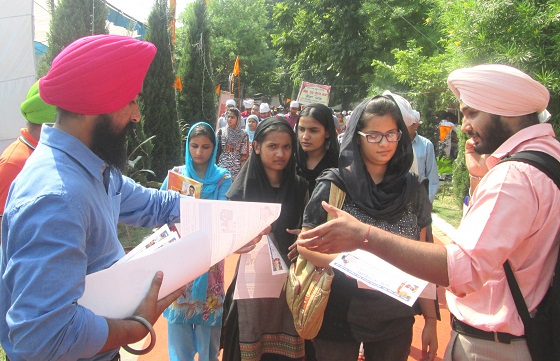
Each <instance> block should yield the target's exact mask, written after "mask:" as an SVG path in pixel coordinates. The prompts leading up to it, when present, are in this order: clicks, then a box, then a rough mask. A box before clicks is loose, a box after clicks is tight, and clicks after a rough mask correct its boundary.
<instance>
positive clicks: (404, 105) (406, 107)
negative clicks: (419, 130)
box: [383, 90, 417, 127]
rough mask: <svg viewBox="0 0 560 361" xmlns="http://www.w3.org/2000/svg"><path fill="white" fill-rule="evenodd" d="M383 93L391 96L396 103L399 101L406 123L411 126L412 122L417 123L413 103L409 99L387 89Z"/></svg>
mask: <svg viewBox="0 0 560 361" xmlns="http://www.w3.org/2000/svg"><path fill="white" fill-rule="evenodd" d="M383 95H389V96H391V97H392V98H393V100H394V101H395V103H397V105H398V106H399V110H400V111H401V114H402V117H403V120H404V124H406V126H407V127H410V126H411V125H412V124H414V123H416V121H417V120H416V114H414V109H412V105H410V103H409V102H408V100H406V99H405V98H403V97H401V96H400V95H398V94H393V93H391V92H390V91H388V90H385V91H384V92H383Z"/></svg>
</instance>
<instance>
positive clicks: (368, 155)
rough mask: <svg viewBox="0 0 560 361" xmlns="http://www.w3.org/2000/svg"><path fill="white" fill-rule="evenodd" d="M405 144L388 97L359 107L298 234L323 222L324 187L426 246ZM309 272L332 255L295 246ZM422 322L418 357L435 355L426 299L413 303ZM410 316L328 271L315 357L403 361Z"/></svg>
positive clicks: (422, 193)
mask: <svg viewBox="0 0 560 361" xmlns="http://www.w3.org/2000/svg"><path fill="white" fill-rule="evenodd" d="M412 161H413V152H412V145H411V140H410V137H409V135H408V132H407V128H406V125H405V123H404V121H403V118H402V115H401V112H400V110H399V108H398V106H397V104H396V103H395V101H394V100H393V98H392V97H391V96H376V97H373V98H372V99H368V100H366V101H364V102H362V103H361V104H360V105H359V106H358V107H357V108H356V110H355V111H354V112H353V113H352V118H351V119H350V122H349V124H348V129H347V130H346V132H345V133H344V137H343V140H342V145H341V151H340V158H339V166H338V168H337V169H329V170H327V171H326V172H325V173H323V175H322V176H320V177H319V178H318V180H317V185H316V187H315V191H314V192H313V196H312V197H311V200H310V201H309V204H308V205H307V207H306V209H305V212H304V220H303V230H308V229H311V228H315V227H317V226H318V225H320V224H322V223H325V222H326V219H327V214H326V212H325V211H324V209H323V207H322V206H321V202H322V201H328V199H329V191H330V187H331V184H332V183H334V184H336V185H337V186H338V187H339V188H340V189H342V190H343V191H344V192H346V198H345V201H344V204H343V206H342V209H343V210H345V211H346V212H348V213H350V214H352V215H353V216H354V217H356V218H358V219H360V220H361V221H362V222H365V223H369V224H371V225H375V226H376V227H379V228H382V229H384V230H386V231H388V232H391V233H394V234H398V235H401V236H406V237H408V238H411V239H416V240H420V241H425V232H426V227H427V226H428V225H429V224H430V223H431V214H430V212H431V204H430V201H429V199H428V194H427V191H426V189H425V188H424V187H421V186H420V184H419V181H418V178H417V176H416V175H414V174H413V173H410V172H409V170H410V166H411V164H412ZM298 250H299V251H300V253H301V254H302V255H303V256H304V257H305V258H307V259H309V260H310V261H311V262H312V263H313V264H315V265H316V266H326V265H328V263H329V262H330V261H331V260H332V259H333V258H334V257H336V255H325V254H320V253H317V252H313V251H310V250H309V249H306V248H303V247H298ZM418 303H419V306H420V308H421V309H422V313H423V314H424V317H425V318H426V323H425V327H424V332H423V336H422V339H423V351H426V350H427V349H428V346H429V350H430V355H429V357H430V358H429V359H430V360H433V358H434V357H435V352H436V350H437V334H436V309H435V305H434V302H433V300H429V299H419V301H418ZM415 313H416V311H415V309H414V308H413V307H409V306H407V305H405V304H404V303H401V302H399V301H397V300H395V299H393V298H391V297H389V296H387V295H385V294H383V293H381V292H378V291H374V290H369V289H359V288H358V286H357V283H356V280H355V279H353V278H349V277H346V276H345V275H344V274H343V273H341V272H339V271H337V270H335V277H334V280H333V283H332V288H331V294H330V297H329V301H328V305H327V309H326V310H325V317H324V320H323V324H322V327H321V330H320V331H319V334H318V336H317V338H316V339H315V340H314V341H315V342H314V344H315V348H316V350H317V359H319V360H321V361H330V360H333V361H334V360H336V361H345V360H348V361H354V360H356V359H357V357H358V352H359V345H360V343H363V344H364V351H365V357H366V360H368V361H374V360H383V361H392V360H395V361H397V360H399V361H400V360H402V361H405V360H407V358H408V354H409V352H410V344H411V341H412V325H413V323H414V315H415Z"/></svg>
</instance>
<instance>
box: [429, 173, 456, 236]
mask: <svg viewBox="0 0 560 361" xmlns="http://www.w3.org/2000/svg"><path fill="white" fill-rule="evenodd" d="M432 212H434V213H435V214H437V215H438V216H439V217H440V218H442V219H444V220H445V221H446V222H447V223H449V224H451V225H452V226H453V227H455V228H457V227H459V224H460V223H461V218H463V206H462V204H460V203H459V201H457V200H456V199H455V198H454V197H453V186H452V184H451V182H441V185H440V187H439V189H438V193H437V194H436V199H435V200H434V204H433V209H432Z"/></svg>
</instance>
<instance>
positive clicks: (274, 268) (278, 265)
mask: <svg viewBox="0 0 560 361" xmlns="http://www.w3.org/2000/svg"><path fill="white" fill-rule="evenodd" d="M266 241H267V243H268V248H269V258H268V259H269V260H270V270H271V272H272V274H273V275H279V274H282V273H288V266H286V262H284V259H283V258H282V255H281V254H280V252H279V251H278V249H277V248H276V246H275V245H274V242H273V241H272V239H270V235H267V236H266Z"/></svg>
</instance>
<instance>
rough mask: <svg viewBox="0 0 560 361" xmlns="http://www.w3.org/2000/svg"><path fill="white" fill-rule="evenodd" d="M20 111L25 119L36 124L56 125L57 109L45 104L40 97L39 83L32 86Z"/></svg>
mask: <svg viewBox="0 0 560 361" xmlns="http://www.w3.org/2000/svg"><path fill="white" fill-rule="evenodd" d="M19 109H20V110H21V114H23V116H24V117H25V119H27V121H28V122H30V123H34V124H43V123H54V121H55V118H56V107H55V106H54V105H50V104H47V103H45V102H44V101H43V99H41V97H40V96H39V81H36V82H35V84H33V85H32V86H31V88H30V89H29V92H27V98H25V100H24V101H23V103H21V105H20V106H19Z"/></svg>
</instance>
